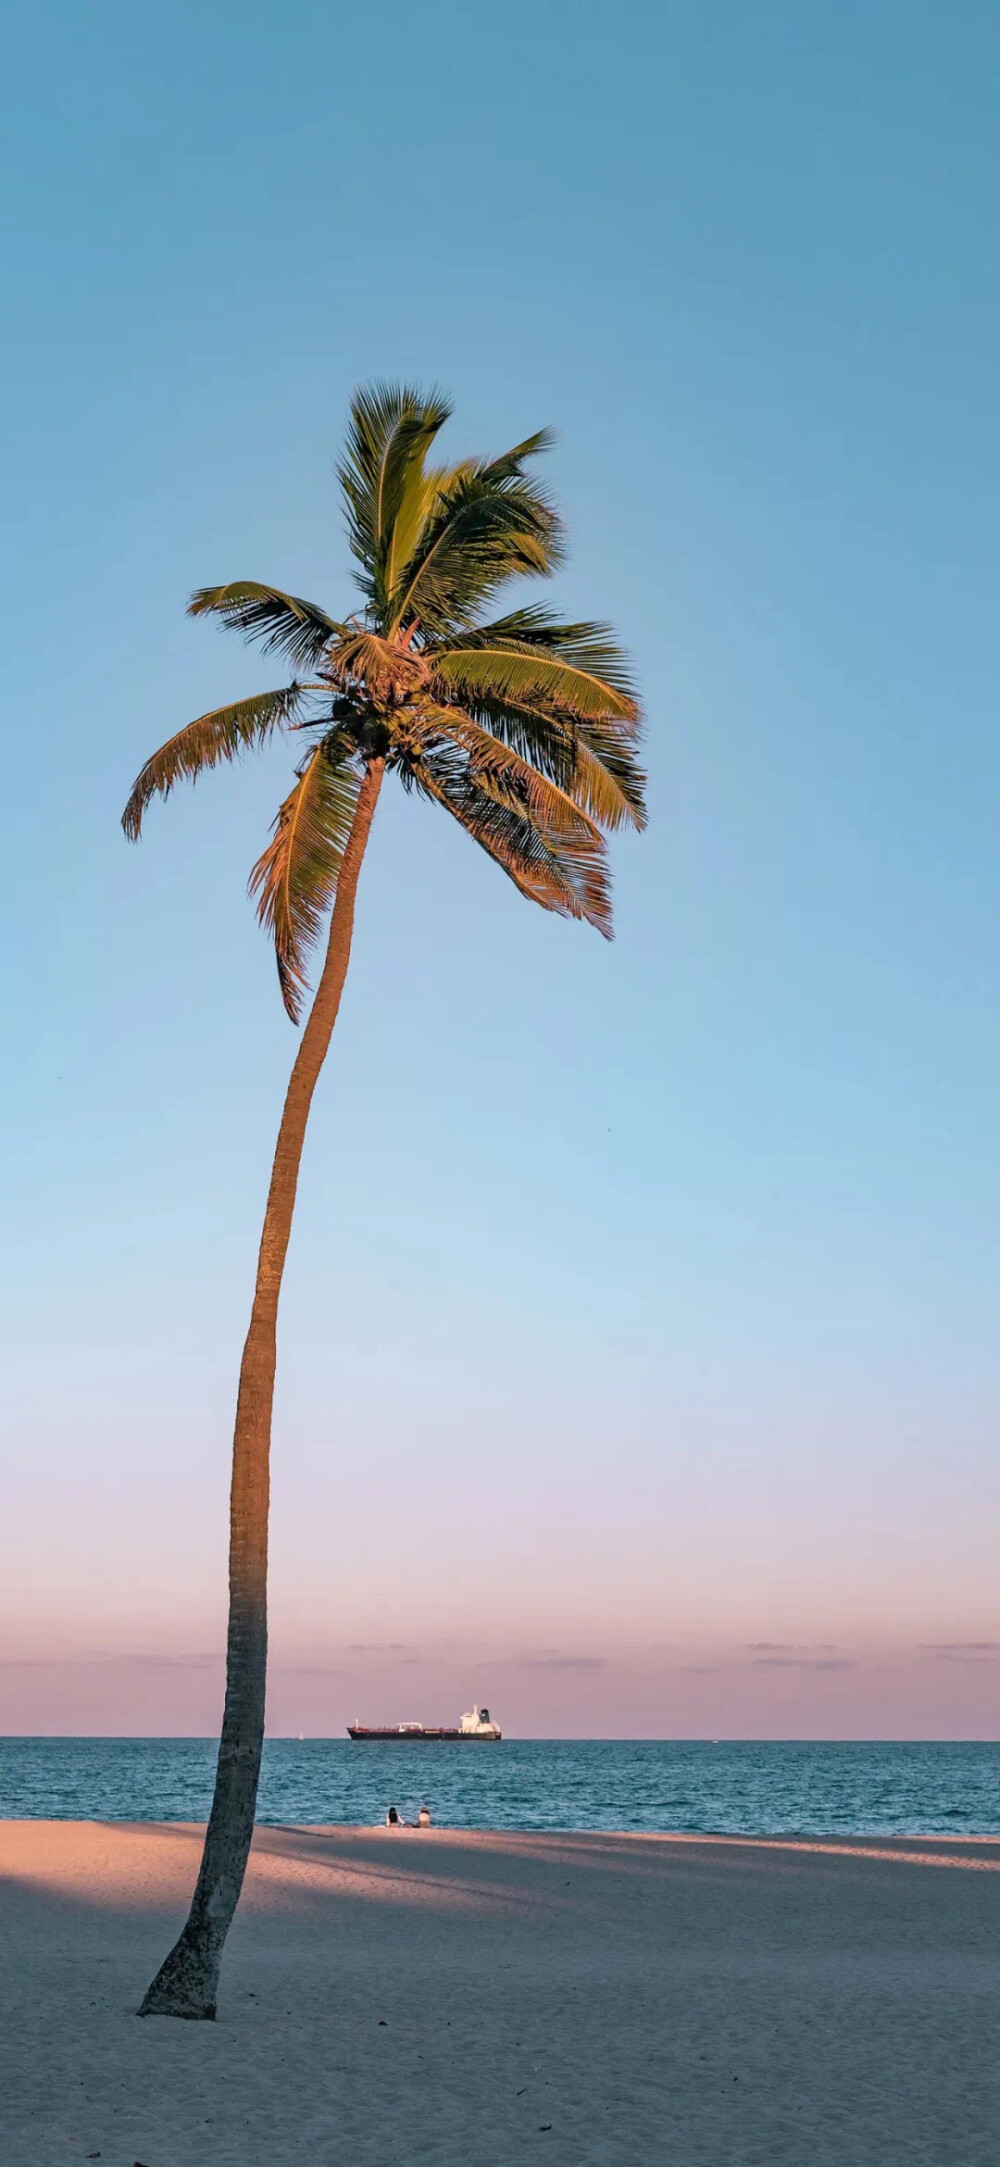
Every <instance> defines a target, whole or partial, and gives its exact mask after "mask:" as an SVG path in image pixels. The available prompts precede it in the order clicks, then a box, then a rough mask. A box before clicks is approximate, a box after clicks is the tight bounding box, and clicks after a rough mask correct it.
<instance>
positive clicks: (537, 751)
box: [463, 693, 646, 830]
mask: <svg viewBox="0 0 1000 2167" xmlns="http://www.w3.org/2000/svg"><path fill="white" fill-rule="evenodd" d="M463 705H464V706H465V709H466V712H468V713H469V714H471V715H472V717H473V719H474V721H476V722H478V723H479V724H480V725H481V726H482V727H483V728H484V729H487V730H489V731H490V732H491V733H492V735H493V736H494V737H497V738H499V739H500V741H501V743H502V744H504V745H510V746H512V747H513V748H514V750H515V752H519V753H520V755H521V757H522V759H524V760H528V761H530V762H531V765H532V766H533V767H536V768H538V769H539V771H540V772H541V773H542V774H543V775H548V776H550V777H551V779H552V781H553V782H556V783H558V784H559V787H560V789H562V790H565V791H566V792H567V794H568V796H570V797H571V798H572V799H573V801H574V803H575V804H577V805H580V806H582V807H583V808H584V810H585V811H586V812H588V813H589V814H590V816H591V818H592V819H593V820H596V821H597V822H598V825H599V826H600V827H602V828H608V829H615V828H621V827H626V826H628V827H633V828H638V829H640V830H641V829H642V828H644V827H645V825H646V802H645V790H646V777H645V774H644V772H643V769H642V767H641V766H640V764H639V761H638V760H637V758H636V754H635V749H634V743H635V740H634V733H633V730H632V727H631V726H630V725H620V726H619V725H616V724H615V723H613V722H606V721H601V722H583V721H581V719H580V717H579V716H577V715H573V714H569V715H567V714H565V713H562V712H560V710H559V709H558V708H556V707H547V706H545V705H539V706H530V705H529V704H528V703H527V702H525V701H513V700H500V699H493V698H491V697H490V695H489V694H485V693H480V694H479V695H477V696H476V697H475V698H473V697H472V696H467V698H466V701H465V702H464V703H463Z"/></svg>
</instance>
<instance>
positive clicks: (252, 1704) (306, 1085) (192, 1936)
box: [139, 760, 384, 2017]
mask: <svg viewBox="0 0 1000 2167" xmlns="http://www.w3.org/2000/svg"><path fill="white" fill-rule="evenodd" d="M383 774H384V762H383V761H381V760H376V761H373V762H372V763H371V765H370V766H369V767H368V769H367V770H366V773H365V778H364V781H363V783H362V785H361V790H360V793H359V796H358V803H357V808H356V810H355V814H354V821H353V824H352V827H351V832H350V835H349V837H348V840H347V845H346V848H345V851H344V859H343V864H342V866H341V871H340V879H339V881H338V883H337V896H336V901H335V903H334V907H333V913H332V916H331V919H330V935H329V940H328V942H327V950H326V960H325V962H324V965H323V971H322V975H321V977H320V981H319V985H318V986H317V988H316V997H315V1000H314V1001H313V1004H312V1008H311V1009H310V1011H309V1017H308V1020H307V1022H306V1026H305V1029H304V1031H303V1033H302V1042H301V1044H300V1046H299V1050H298V1053H297V1055H296V1057H295V1064H294V1067H293V1069H292V1073H291V1077H290V1078H289V1084H288V1091H287V1093H286V1096H285V1104H284V1109H283V1111H282V1116H281V1126H280V1128H279V1130H278V1141H277V1144H276V1146H275V1152H274V1165H273V1167H272V1170H271V1186H270V1188H269V1190H268V1195H267V1208H266V1210H265V1213H264V1226H263V1231H262V1233H261V1240H260V1255H259V1258H258V1262H257V1284H256V1287H255V1289H254V1299H253V1309H252V1311H251V1315H250V1329H249V1331H248V1332H247V1336H246V1344H245V1346H244V1349H243V1361H242V1364H241V1366H240V1385H239V1393H238V1396H237V1402H236V1427H235V1432H234V1436H233V1476H232V1490H231V1494H230V1509H229V1634H228V1640H227V1645H226V1704H225V1711H224V1714H223V1718H222V1735H221V1738H220V1741H219V1759H218V1766H217V1770H216V1777H215V1796H214V1798H213V1800H212V1811H211V1815H210V1818H209V1823H208V1828H207V1830H206V1834H205V1848H204V1851H203V1853H202V1860H201V1870H200V1872H199V1875H198V1883H197V1887H196V1888H195V1892H194V1897H193V1899H192V1903H191V1910H190V1913H189V1915H188V1919H187V1923H186V1925H185V1927H184V1929H183V1932H182V1933H181V1935H180V1938H179V1940H178V1941H177V1942H175V1944H174V1947H173V1948H172V1949H171V1951H170V1954H169V1956H168V1957H166V1958H165V1960H164V1962H163V1963H162V1965H161V1966H160V1969H159V1971H158V1972H157V1974H156V1977H155V1979H154V1980H153V1983H152V1985H151V1986H150V1987H149V1989H148V1991H147V1993H146V1996H145V1999H144V2001H143V2003H142V2006H141V2008H140V2010H139V2015H140V2016H177V2017H214V2015H215V1995H216V1988H217V1986H218V1980H219V1966H220V1964H221V1962H222V1951H223V1946H224V1944H225V1939H226V1935H227V1933H228V1932H229V1927H230V1924H231V1922H232V1917H233V1913H234V1911H235V1909H236V1906H237V1903H238V1901H239V1895H240V1890H241V1888H242V1886H243V1876H244V1873H245V1872H246V1864H247V1859H248V1857H249V1854H250V1843H251V1839H252V1837H253V1826H254V1813H255V1811H256V1805H257V1782H258V1778H259V1775H260V1756H261V1748H262V1746H263V1743H264V1693H265V1686H266V1678H267V1512H268V1495H269V1460H270V1449H271V1407H272V1403H273V1399H274V1370H275V1359H276V1332H277V1322H278V1298H279V1295H280V1293H281V1281H282V1275H283V1273H284V1268H285V1256H286V1253H287V1250H288V1238H289V1235H290V1233H291V1230H292V1213H293V1211H294V1209H295V1191H296V1188H297V1185H298V1178H299V1164H300V1161H301V1158H302V1146H303V1144H304V1142H305V1134H306V1124H307V1122H308V1119H309V1108H310V1105H311V1104H312V1095H313V1092H314V1090H315V1088H316V1082H317V1079H318V1077H319V1073H320V1070H321V1068H322V1066H323V1062H324V1060H325V1058H326V1052H327V1048H328V1046H329V1044H330V1035H331V1033H332V1031H333V1026H334V1024H335V1023H336V1020H337V1010H338V1008H339V1007H340V996H341V993H342V991H343V986H344V980H345V978H346V976H347V966H348V963H349V961H350V954H351V935H352V932H353V929H354V899H355V895H356V893H357V885H358V874H359V872H360V870H361V861H362V859H363V857H364V853H365V846H366V844H367V841H368V835H369V831H370V829H371V824H372V817H373V814H374V811H375V806H376V803H377V800H378V794H379V790H380V789H381V786H382V776H383Z"/></svg>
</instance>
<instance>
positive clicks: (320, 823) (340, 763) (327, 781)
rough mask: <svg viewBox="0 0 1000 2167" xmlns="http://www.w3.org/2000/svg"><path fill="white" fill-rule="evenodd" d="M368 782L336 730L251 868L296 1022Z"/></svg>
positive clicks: (304, 771)
mask: <svg viewBox="0 0 1000 2167" xmlns="http://www.w3.org/2000/svg"><path fill="white" fill-rule="evenodd" d="M360 788H361V770H360V766H359V764H358V761H357V759H356V757H355V755H354V748H353V744H352V742H351V740H350V739H349V738H348V737H347V736H346V735H345V733H344V732H342V731H340V730H331V731H330V732H329V733H328V734H327V736H326V737H325V738H324V739H323V740H322V742H321V743H320V744H319V745H317V746H316V747H315V749H314V750H313V751H312V752H311V753H309V755H308V757H307V758H306V759H305V760H304V762H303V764H302V766H301V767H300V769H299V777H298V781H297V783H296V785H295V788H294V790H293V791H291V792H290V794H289V796H288V797H287V798H286V799H285V801H284V804H283V805H282V806H280V807H279V810H278V816H277V819H276V820H275V823H274V833H273V836H272V840H271V841H270V843H269V844H268V846H267V849H266V850H265V851H263V852H262V854H261V856H260V857H259V858H258V860H257V863H256V865H255V866H254V868H253V871H252V872H251V875H250V881H249V888H250V893H251V895H255V896H256V897H257V916H258V919H259V921H260V923H261V925H263V926H266V928H267V930H268V932H269V933H270V934H271V937H272V939H273V941H274V953H275V957H276V960H277V965H278V979H279V982H280V985H281V994H282V999H283V1001H284V1003H285V1007H286V1009H287V1011H288V1014H289V1016H290V1017H291V1019H292V1022H293V1023H297V1022H298V1020H299V1016H300V1014H301V1009H302V995H303V993H304V992H305V990H306V984H307V981H306V976H305V959H306V955H307V952H308V950H309V949H310V948H311V946H312V944H313V942H314V941H315V940H316V937H317V935H318V933H319V931H320V928H321V926H322V923H323V919H324V917H325V915H326V913H327V911H328V910H329V908H330V906H331V904H332V902H333V899H334V896H335V895H336V892H337V881H338V879H339V877H340V868H341V864H342V862H343V856H344V851H345V848H346V846H347V839H348V836H349V835H350V832H351V822H352V821H353V819H354V813H355V808H356V806H357V802H358V792H359V790H360Z"/></svg>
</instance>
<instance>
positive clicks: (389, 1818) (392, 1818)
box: [385, 1806, 404, 1828]
mask: <svg viewBox="0 0 1000 2167" xmlns="http://www.w3.org/2000/svg"><path fill="white" fill-rule="evenodd" d="M385 1825H386V1828H402V1827H403V1826H404V1823H403V1822H402V1821H401V1820H400V1818H399V1815H398V1813H397V1812H396V1808H395V1806H390V1807H389V1810H388V1812H387V1814H386V1817H385Z"/></svg>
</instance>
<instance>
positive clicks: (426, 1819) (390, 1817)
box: [385, 1806, 431, 1828]
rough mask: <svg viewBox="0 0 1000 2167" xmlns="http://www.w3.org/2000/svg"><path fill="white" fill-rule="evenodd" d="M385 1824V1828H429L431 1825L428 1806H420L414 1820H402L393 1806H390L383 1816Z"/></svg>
mask: <svg viewBox="0 0 1000 2167" xmlns="http://www.w3.org/2000/svg"><path fill="white" fill-rule="evenodd" d="M385 1825H386V1828H429V1827H430V1825H431V1811H430V1807H429V1806H421V1808H420V1812H419V1813H418V1815H417V1818H416V1820H415V1821H403V1820H401V1818H400V1816H399V1814H398V1813H397V1811H396V1808H395V1806H390V1807H389V1810H388V1813H387V1814H386V1817H385Z"/></svg>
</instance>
